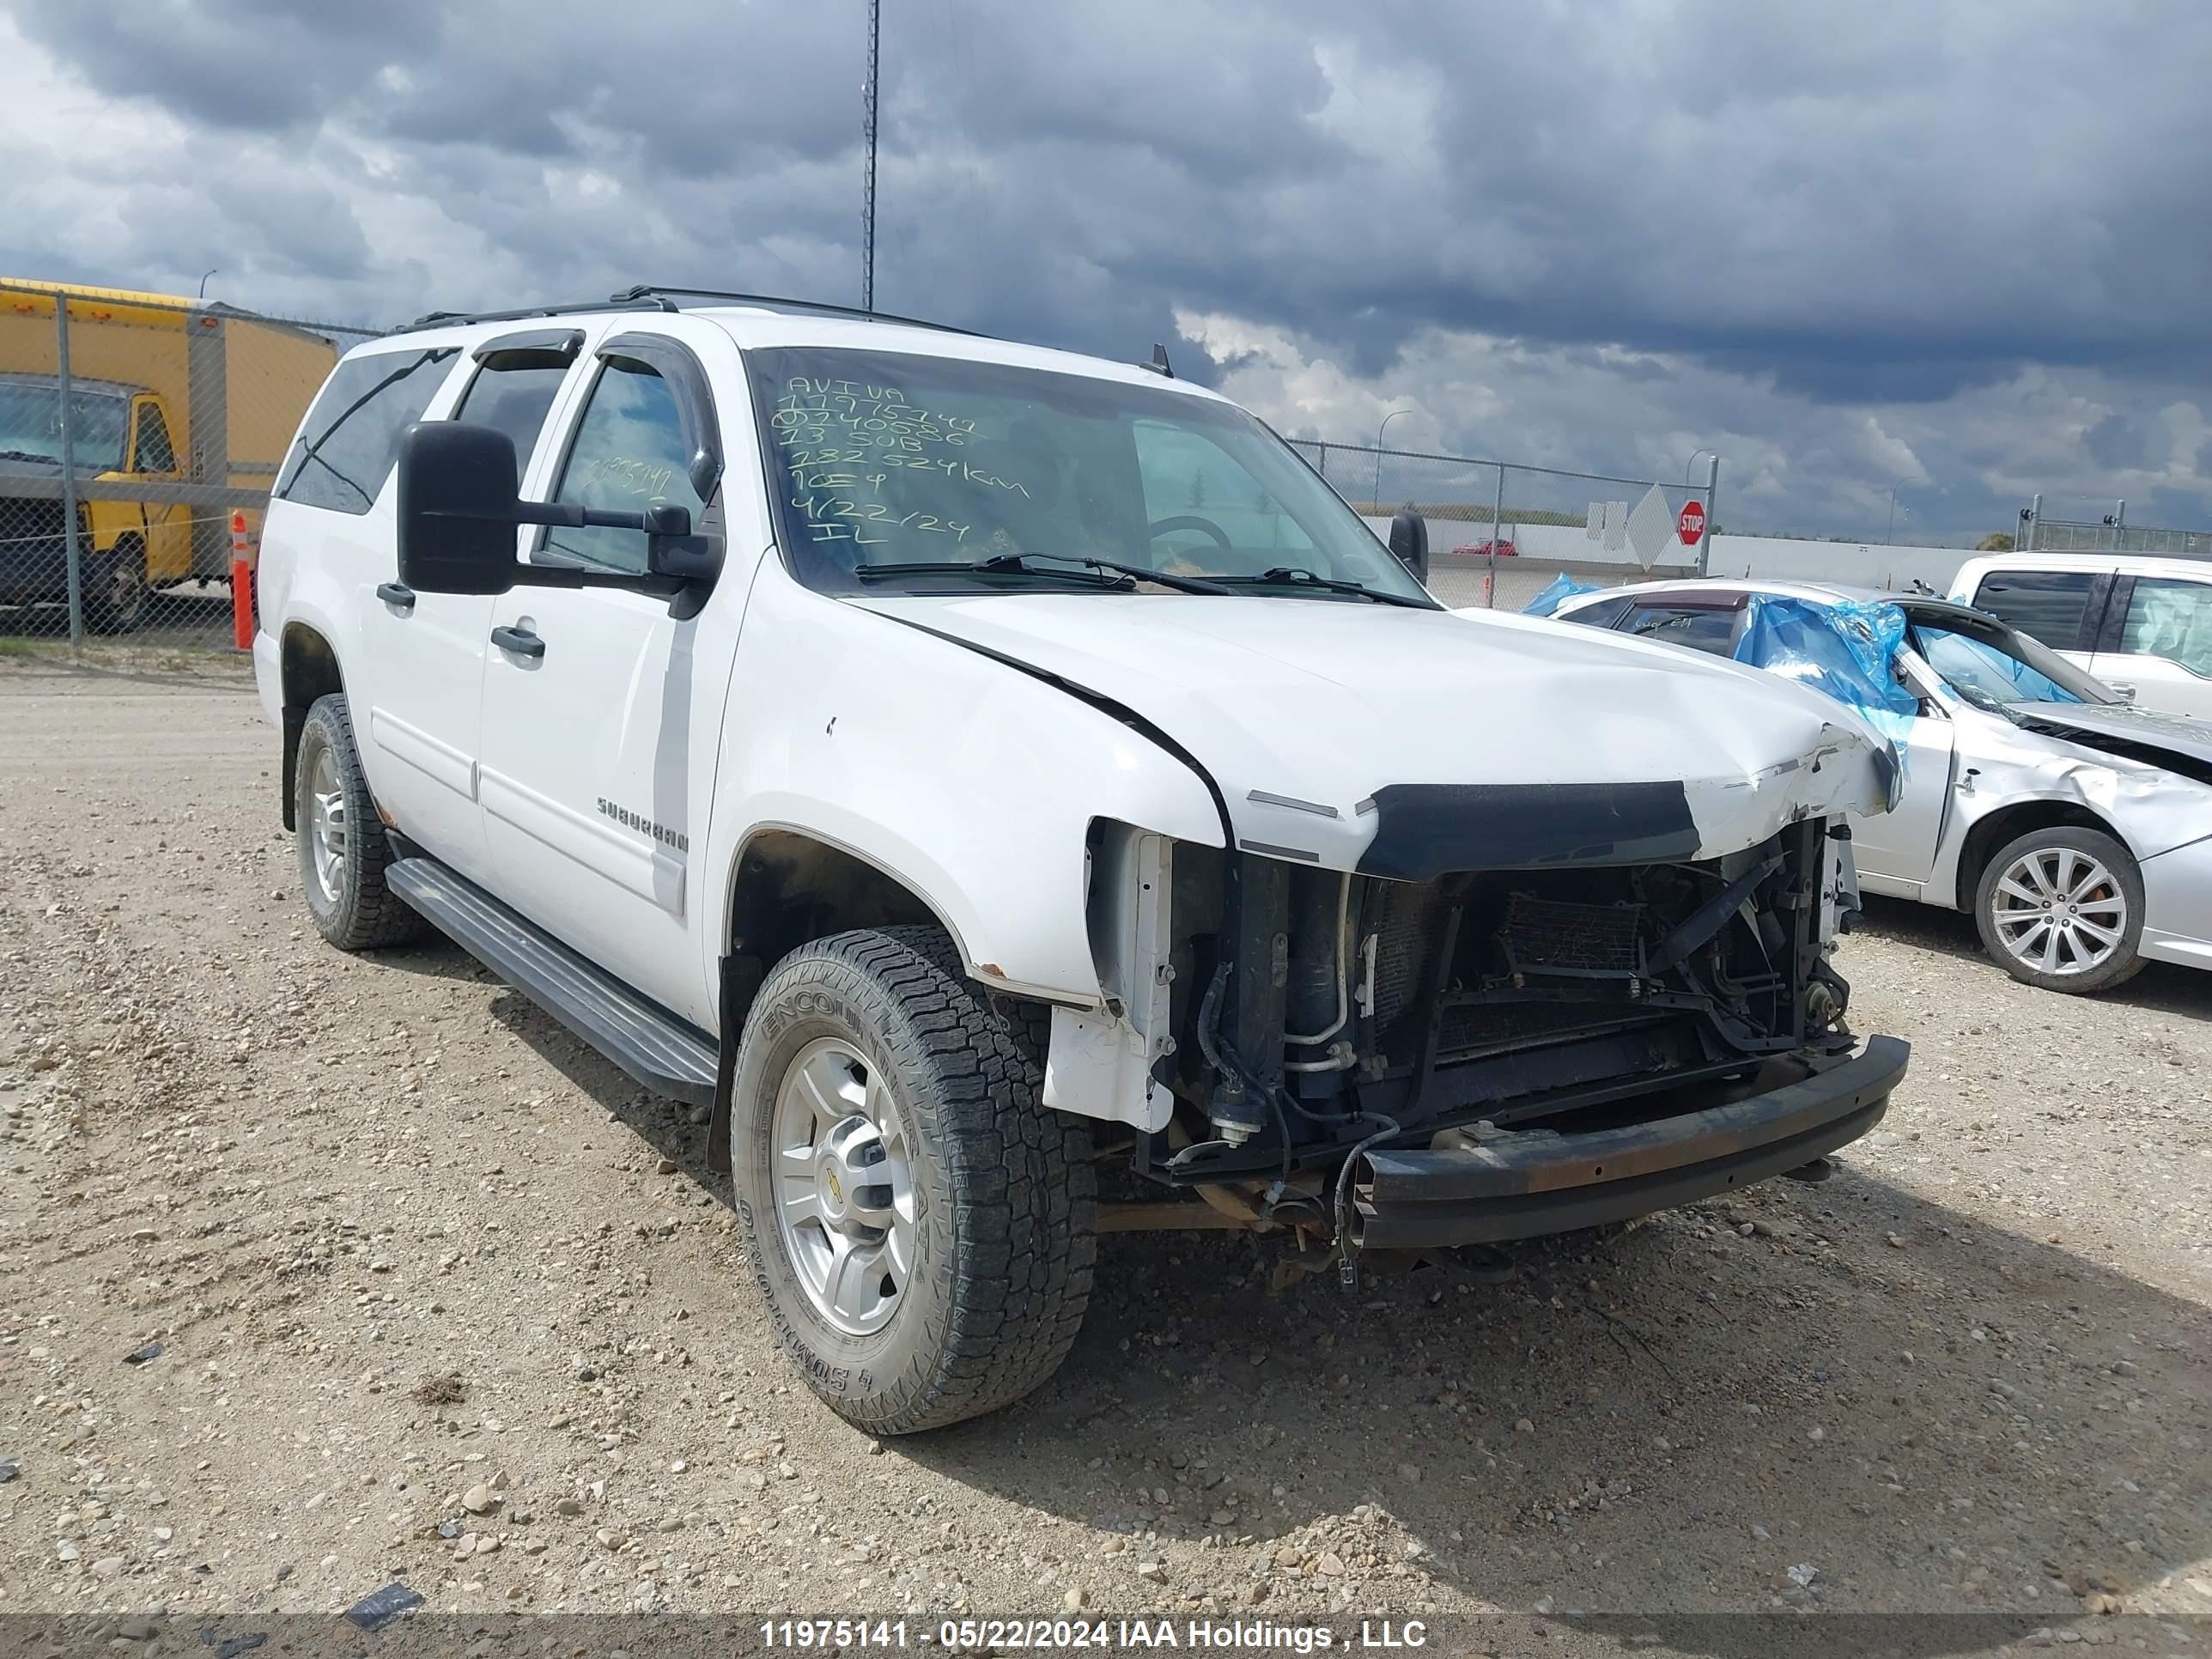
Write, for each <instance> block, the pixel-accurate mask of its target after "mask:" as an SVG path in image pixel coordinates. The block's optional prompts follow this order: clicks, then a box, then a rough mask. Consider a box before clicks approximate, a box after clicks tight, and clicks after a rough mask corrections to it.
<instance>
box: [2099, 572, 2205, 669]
mask: <svg viewBox="0 0 2212 1659" xmlns="http://www.w3.org/2000/svg"><path fill="white" fill-rule="evenodd" d="M2119 648H2120V649H2121V650H2122V651H2123V652H2124V653H2127V654H2128V655H2130V656H2136V657H2164V658H2165V659H2166V660H2167V661H2168V662H2178V663H2179V664H2180V665H2182V666H2183V667H2184V668H2186V669H2188V670H2189V671H2191V672H2192V673H2197V674H2202V675H2203V676H2205V677H2206V678H2208V679H2212V582H2191V581H2173V580H2169V579H2167V578H2165V577H2161V576H2138V577H2136V587H2135V592H2134V594H2133V595H2132V596H2131V597H2130V599H2129V600H2128V614H2127V617H2126V619H2125V620H2124V622H2123V623H2121V624H2120V646H2119Z"/></svg>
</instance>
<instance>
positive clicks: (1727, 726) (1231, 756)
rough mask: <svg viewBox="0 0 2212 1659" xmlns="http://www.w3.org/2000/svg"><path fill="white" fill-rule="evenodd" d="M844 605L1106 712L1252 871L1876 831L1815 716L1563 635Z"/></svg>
mask: <svg viewBox="0 0 2212 1659" xmlns="http://www.w3.org/2000/svg"><path fill="white" fill-rule="evenodd" d="M851 603H853V604H854V605H859V606H860V607H862V608H864V609H866V610H869V611H874V612H876V613H877V614H878V615H881V616H884V617H893V618H896V620H898V621H900V622H902V623H908V624H909V625H911V626H914V627H916V628H921V629H928V630H930V631H932V632H933V633H936V634H939V635H943V636H945V637H947V638H950V639H953V640H957V641H962V642H963V643H965V644H968V645H969V646H973V647H978V648H980V649H981V650H983V651H986V652H987V653H991V654H993V655H995V656H998V657H1000V658H1002V659H1006V660H1008V661H1011V662H1014V663H1018V664H1020V665H1024V666H1025V667H1028V668H1030V669H1033V670H1036V671H1042V672H1043V673H1046V674H1049V675H1051V676H1054V677H1055V678H1059V679H1061V680H1064V681H1065V682H1066V683H1067V684H1069V685H1070V686H1071V687H1073V688H1076V689H1079V690H1082V691H1085V692H1088V693H1091V694H1092V695H1094V696H1100V697H1104V698H1108V699H1110V700H1112V701H1113V702H1117V703H1120V704H1121V705H1123V706H1124V707H1126V708H1128V709H1129V710H1131V711H1132V712H1133V713H1134V714H1137V715H1139V717H1140V718H1142V719H1143V720H1146V721H1147V722H1149V723H1150V724H1151V725H1152V726H1154V727H1156V728H1157V729H1158V731H1159V732H1161V733H1163V734H1164V735H1165V736H1166V737H1167V738H1169V739H1170V740H1171V741H1172V743H1173V744H1176V745H1178V746H1180V747H1181V748H1182V749H1183V750H1186V751H1188V754H1189V755H1190V756H1192V757H1194V758H1195V759H1196V760H1197V761H1198V763H1200V765H1201V766H1203V767H1204V768H1205V769H1206V772H1207V773H1208V774H1209V775H1211V778H1212V781H1213V783H1214V785H1215V786H1216V787H1217V788H1218V790H1219V792H1220V794H1221V797H1222V799H1223V802H1224V804H1225V808H1226V810H1227V811H1228V813H1229V815H1230V818H1231V823H1232V824H1233V825H1234V828H1235V829H1236V833H1237V839H1238V841H1239V842H1240V843H1241V844H1242V845H1243V846H1245V847H1246V848H1247V849H1248V850H1251V851H1257V852H1271V853H1274V854H1279V855H1281V856H1285V857H1290V858H1296V859H1300V860H1310V861H1314V862H1317V863H1319V864H1321V865H1323V866H1327V867H1328V868H1331V869H1358V870H1362V871H1364V872H1367V873H1369V874H1373V875H1381V876H1391V877H1395V878H1401V879H1423V878H1427V877H1429V876H1433V875H1436V874H1439V873H1442V872H1443V871H1446V870H1464V869H1501V868H1512V867H1522V866H1529V865H1535V864H1550V863H1561V862H1577V861H1583V862H1592V863H1604V862H1631V861H1644V860H1656V859H1662V858H1687V857H1699V858H1710V857H1717V856H1718V855H1719V854H1723V853H1728V852H1735V851H1737V850H1740V849H1741V848H1746V847H1751V846H1755V845H1757V844H1758V843H1759V842H1763V841H1765V840H1766V839H1767V838H1768V837H1769V836H1772V835H1773V834H1774V833H1775V832H1776V831H1777V830H1778V829H1781V828H1782V827H1783V826H1784V825H1785V824H1788V823H1791V822H1794V821H1796V820H1798V819H1801V818H1803V817H1808V816H1811V817H1827V816H1831V815H1832V814H1836V813H1841V812H1878V811H1884V810H1886V809H1887V806H1888V805H1889V803H1890V798H1891V792H1892V789H1893V787H1894V781H1895V778H1896V775H1897V761H1896V756H1895V754H1894V752H1893V750H1891V749H1890V747H1889V745H1888V744H1887V742H1886V741H1885V740H1884V739H1883V738H1881V737H1880V736H1879V735H1877V734H1876V733H1875V732H1874V731H1873V730H1872V729H1871V728H1870V727H1869V726H1866V725H1865V724H1864V723H1863V722H1862V721H1861V720H1859V719H1858V718H1857V716H1856V715H1854V714H1850V712H1849V711H1848V710H1846V709H1844V708H1841V707H1840V706H1838V704H1836V703H1834V702H1832V701H1830V700H1829V699H1828V698H1826V697H1823V696H1820V695H1819V694H1817V693H1815V692H1812V691H1808V690H1804V689H1803V688H1802V687H1798V686H1796V685H1792V684H1789V683H1788V682H1786V681H1781V680H1778V679H1776V678H1773V677H1772V676H1771V675H1766V674H1761V673H1759V672H1758V671H1755V670H1752V669H1747V668H1742V667H1740V666H1738V665H1735V664H1733V663H1728V662H1723V661H1720V660H1718V659H1713V658H1709V657H1705V656H1702V655H1699V654H1698V653H1692V652H1688V651H1680V650H1675V649H1674V648H1672V647H1666V646H1658V645H1653V644H1650V643H1649V642H1648V641H1641V640H1634V639H1626V638H1622V637H1620V636H1618V635H1607V634H1601V633H1596V632H1594V631H1592V630H1590V629H1583V628H1577V627H1573V626H1571V625H1569V624H1565V623H1550V622H1543V621H1538V620H1535V619H1533V618H1528V617H1518V616H1513V615H1510V614H1505V615H1498V616H1479V617H1465V616H1458V615H1455V614H1453V613H1451V612H1449V611H1414V610H1409V609H1405V608H1401V607H1398V606H1389V605H1365V604H1359V603H1342V604H1339V603H1332V602H1327V601H1322V600H1315V599H1248V598H1236V599H1225V598H1215V597H1211V596H1206V595H1188V596H1186V595H1182V594H1171V595H1152V594H1134V593H1131V594H1073V593H1071V594H1057V593H1021V594H1004V595H999V594H994V595H983V596H958V597H951V598H943V599H939V598H913V597H903V596H901V597H893V596H878V595H873V594H871V595H866V596H862V597H860V598H856V599H853V600H852V601H851Z"/></svg>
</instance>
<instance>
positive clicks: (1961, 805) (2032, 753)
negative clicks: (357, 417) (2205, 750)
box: [1926, 705, 2212, 906]
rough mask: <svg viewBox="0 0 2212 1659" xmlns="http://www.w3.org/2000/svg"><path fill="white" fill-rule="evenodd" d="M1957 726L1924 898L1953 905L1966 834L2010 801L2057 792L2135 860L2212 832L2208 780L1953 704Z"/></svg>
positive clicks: (2044, 798)
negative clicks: (1947, 797) (1946, 805)
mask: <svg viewBox="0 0 2212 1659" xmlns="http://www.w3.org/2000/svg"><path fill="white" fill-rule="evenodd" d="M1951 714H1952V718H1953V719H1954V720H1955V721H1956V722H1958V724H1959V725H1960V728H1961V729H1960V742H1959V754H1960V761H1959V765H1958V773H1957V781H1956V782H1955V783H1954V786H1953V787H1952V792H1951V802H1950V811H1949V812H1948V814H1947V815H1946V817H1945V820H1944V826H1943V836H1942V845H1941V847H1940V848H1938V850H1937V854H1936V866H1935V868H1934V869H1933V870H1932V871H1931V872H1929V883H1928V887H1927V889H1926V894H1927V896H1928V898H1929V902H1935V903H1942V904H1945V905H1947V906H1955V896H1956V895H1957V893H1958V890H1959V869H1960V858H1961V857H1962V855H1963V854H1964V852H1965V849H1966V841H1967V838H1968V836H1969V835H1970V834H1971V833H1972V829H1973V828H1974V826H1975V825H1976V824H1978V823H1983V822H1984V821H1986V820H1987V819H1989V818H1991V817H1995V816H1996V814H1998V813H2000V812H2002V811H2006V810H2007V809H2008V808H2010V807H2015V806H2018V805H2024V804H2026V803H2028V802H2051V801H2057V802H2061V803H2063V804H2065V805H2073V806H2077V807H2080V808H2081V810H2082V811H2087V812H2090V813H2093V814H2094V815H2095V816H2096V817H2098V818H2099V819H2100V820H2101V821H2102V822H2104V823H2106V824H2108V825H2110V826H2111V828H2112V834H2113V835H2114V836H2117V837H2118V839H2119V841H2120V842H2121V843H2122V844H2123V845H2124V846H2125V847H2126V848H2127V849H2128V851H2129V852H2130V853H2132V854H2135V857H2136V862H2137V863H2147V862H2148V860H2152V859H2154V858H2156V857H2158V856H2159V855H2160V854H2164V853H2168V852H2172V851H2174V850H2175V849H2177V848H2182V847H2185V846H2188V845H2190V844H2191V843H2192V842H2197V841H2201V840H2203V839H2204V838H2205V837H2206V836H2207V835H2208V834H2209V833H2212V787H2208V786H2207V785H2204V784H2202V783H2199V782H2197V781H2196V780H2195V779H2193V778H2189V777H2185V776H2183V775H2181V774H2179V772H2172V771H2168V770H2166V769H2164V768H2162V767H2158V766H2153V765H2150V764H2148V763H2145V762H2142V761H2139V760H2135V759H2132V758H2130V757H2126V756H2122V755H2114V754H2109V753H2106V752H2105V751H2103V750H2097V749H2092V748H2090V747H2089V746H2088V745H2087V744H2078V743H2073V742H2069V741H2067V740H2066V739H2063V738H2055V737H2052V736H2051V735H2050V734H2048V733H2045V732H2027V731H2023V730H2021V728H2020V727H2018V726H2014V725H2013V724H2012V723H2011V722H2010V721H2009V720H2003V719H2002V718H2000V717H1998V716H1996V715H1994V714H1987V713H1984V711H1982V710H1980V709H1976V708H1970V707H1966V706H1963V705H1953V706H1952V708H1951Z"/></svg>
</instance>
